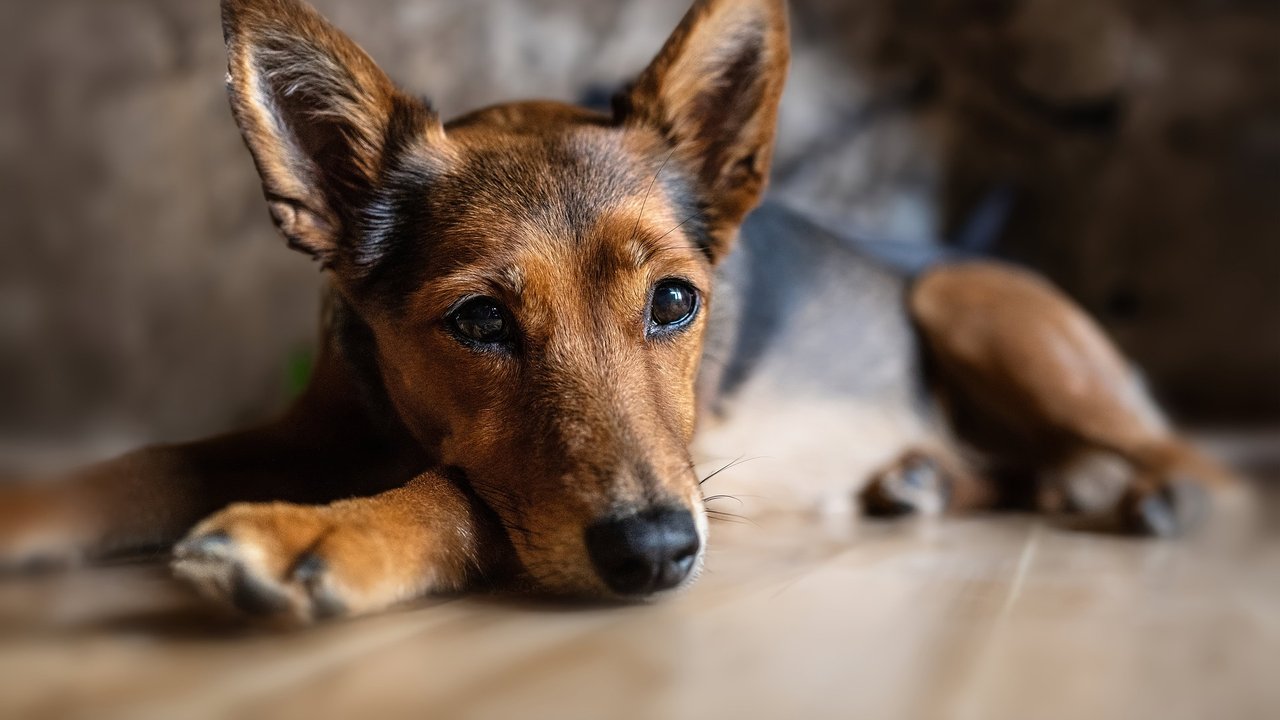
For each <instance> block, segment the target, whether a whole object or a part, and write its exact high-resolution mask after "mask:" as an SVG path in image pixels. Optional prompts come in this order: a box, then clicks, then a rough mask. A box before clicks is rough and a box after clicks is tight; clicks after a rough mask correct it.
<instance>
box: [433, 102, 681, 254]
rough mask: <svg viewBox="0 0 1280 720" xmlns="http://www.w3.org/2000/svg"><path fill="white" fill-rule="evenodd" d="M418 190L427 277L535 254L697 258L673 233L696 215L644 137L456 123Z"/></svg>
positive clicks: (671, 170)
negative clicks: (445, 151) (663, 252)
mask: <svg viewBox="0 0 1280 720" xmlns="http://www.w3.org/2000/svg"><path fill="white" fill-rule="evenodd" d="M450 145H451V153H450V158H449V160H448V162H447V163H440V164H439V165H437V169H436V170H435V171H434V172H433V173H432V177H431V179H430V181H429V182H428V183H427V184H426V186H425V187H423V188H422V192H423V194H424V195H425V197H423V198H422V201H423V202H425V204H426V206H427V207H428V212H427V213H426V215H427V216H428V217H429V218H430V220H431V223H430V227H424V228H422V230H424V231H425V233H424V234H425V236H426V237H425V238H424V239H426V240H427V243H428V245H429V246H430V247H429V249H428V253H429V255H431V256H432V257H431V258H430V261H429V263H428V264H429V265H430V270H429V273H430V274H431V275H435V276H440V275H445V274H449V273H450V272H453V271H455V270H457V269H459V268H469V267H475V266H480V265H493V264H494V263H495V262H512V261H514V259H515V258H516V257H518V256H520V255H528V254H530V253H532V254H534V255H537V256H540V257H543V258H554V257H557V256H559V257H566V256H569V257H574V258H575V259H578V260H583V259H586V258H587V257H599V258H601V259H602V260H603V259H604V256H605V255H613V256H614V259H616V260H618V261H619V262H623V263H630V264H639V263H642V262H643V261H644V260H645V259H646V258H648V257H650V256H651V255H652V254H653V253H654V252H656V251H657V250H659V249H664V248H665V249H668V250H669V249H672V248H687V249H688V250H690V252H691V253H694V254H695V255H696V253H697V252H698V251H697V249H696V246H695V245H696V244H695V243H691V242H689V241H688V240H687V237H688V235H687V234H686V233H683V232H677V231H683V230H686V229H687V230H695V229H696V227H697V223H696V222H684V223H683V224H682V221H686V220H689V219H690V215H691V213H693V212H695V211H696V207H695V205H694V204H693V203H692V201H691V200H690V199H689V197H688V196H689V193H687V192H686V185H685V180H684V178H682V176H681V175H680V174H679V173H678V171H677V168H675V167H673V166H672V165H671V164H670V163H667V162H666V161H667V160H668V159H669V153H668V154H664V152H663V150H664V148H663V146H661V144H660V143H656V142H654V141H653V139H652V138H650V137H647V136H645V135H643V134H639V133H636V132H634V131H629V130H626V129H623V128H618V127H614V126H609V125H605V124H592V123H565V124H563V125H560V126H552V127H543V126H533V127H529V126H522V125H515V126H511V125H490V124H476V125H466V126H464V127H462V128H456V129H452V128H451V132H450Z"/></svg>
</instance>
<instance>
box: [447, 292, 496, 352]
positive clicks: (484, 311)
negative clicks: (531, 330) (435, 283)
mask: <svg viewBox="0 0 1280 720" xmlns="http://www.w3.org/2000/svg"><path fill="white" fill-rule="evenodd" d="M449 323H450V324H451V325H452V326H453V329H454V331H455V332H456V333H457V334H458V335H459V337H461V338H462V339H464V340H468V341H470V342H473V343H480V344H483V345H496V344H498V343H504V342H506V341H507V340H509V339H510V338H511V323H510V322H509V321H508V320H507V312H506V311H505V310H503V309H502V306H501V305H499V304H498V301H497V300H494V299H493V298H487V297H479V298H472V299H471V300H468V301H466V302H465V303H463V304H462V305H461V306H459V307H458V309H456V310H454V311H453V312H452V313H451V314H450V315H449Z"/></svg>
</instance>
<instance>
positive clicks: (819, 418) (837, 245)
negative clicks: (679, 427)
mask: <svg viewBox="0 0 1280 720" xmlns="http://www.w3.org/2000/svg"><path fill="white" fill-rule="evenodd" d="M906 289H907V280H906V279H904V278H903V277H901V276H899V275H896V274H895V273H893V272H890V271H888V270H885V269H883V268H881V267H879V266H877V265H876V264H875V263H873V262H872V261H870V260H868V259H867V258H865V257H863V256H861V255H859V254H858V253H857V252H855V251H853V250H852V249H851V248H849V247H848V246H846V245H845V244H844V243H843V241H841V240H840V239H838V238H835V237H833V236H831V235H829V234H827V233H824V232H823V231H822V230H820V229H818V228H815V227H812V226H810V225H808V224H806V223H804V222H803V221H802V220H801V219H799V218H797V217H795V216H794V215H791V214H789V213H787V212H786V211H780V210H775V209H774V208H771V207H769V206H765V207H764V208H761V210H759V211H757V213H756V214H754V215H753V216H752V217H751V218H750V219H749V220H748V222H747V225H746V226H745V227H744V228H743V235H742V239H741V242H740V246H739V248H738V250H736V251H735V252H734V254H733V255H732V256H730V257H729V258H728V259H727V260H726V261H725V264H724V266H723V268H722V270H721V272H720V275H719V277H718V278H717V286H716V294H715V296H714V299H713V303H712V317H711V326H710V330H709V333H708V341H707V346H706V355H705V357H704V361H703V368H702V373H701V375H700V377H699V404H700V407H701V408H702V409H703V412H702V416H701V418H700V422H699V433H698V437H697V439H696V441H695V443H694V459H695V461H697V462H699V470H705V471H706V472H710V471H712V470H715V469H716V468H717V467H719V465H717V462H718V463H719V464H724V463H727V462H730V461H733V460H735V459H737V458H740V457H742V458H744V459H746V458H751V459H750V460H749V461H748V462H745V463H742V464H740V465H738V466H737V467H735V468H733V469H732V470H728V471H726V472H724V473H722V474H721V475H719V476H717V477H716V478H715V479H714V480H712V481H711V483H708V484H709V485H712V484H714V486H712V487H708V488H706V489H705V490H706V492H707V494H716V493H717V492H724V493H731V494H734V495H737V496H739V497H742V498H743V502H744V503H746V507H747V508H748V509H749V510H754V509H756V508H766V507H767V508H771V509H774V508H787V509H812V508H813V507H814V506H815V505H821V506H827V507H835V508H837V509H843V508H842V506H843V505H844V504H846V501H847V500H848V499H849V498H850V496H851V494H850V492H849V489H850V487H851V486H853V485H855V484H856V483H859V482H861V481H862V479H863V478H865V477H866V476H867V475H868V474H870V472H871V471H872V470H874V469H875V468H876V467H878V466H880V465H883V464H885V463H887V462H889V461H891V460H892V459H893V458H894V457H896V456H897V454H899V453H900V452H902V451H903V450H904V449H905V448H906V447H908V446H910V445H913V444H917V443H920V442H926V441H928V439H929V438H930V437H932V436H934V435H936V432H937V429H936V423H935V421H934V411H933V408H932V403H931V402H930V400H929V398H928V396H927V393H926V392H925V387H924V381H923V373H922V370H921V361H920V358H919V351H918V344H917V338H916V336H915V333H914V331H913V329H912V327H911V323H910V322H909V319H908V316H907V312H906V305H905V293H906ZM706 472H704V474H706ZM748 495H749V496H751V497H750V498H748V497H746V496H748Z"/></svg>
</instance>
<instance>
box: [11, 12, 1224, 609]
mask: <svg viewBox="0 0 1280 720" xmlns="http://www.w3.org/2000/svg"><path fill="white" fill-rule="evenodd" d="M223 18H224V26H225V32H226V39H227V47H228V52H229V56H230V71H229V75H228V82H229V90H230V95H231V103H232V108H233V110H234V113H235V117H236V120H237V121H238V123H239V125H240V128H241V130H242V131H243V133H244V137H245V140H246V142H247V144H248V146H249V149H250V151H251V152H252V154H253V157H254V160H255V161H256V163H257V167H258V170H259V172H260V174H261V176H262V180H263V185H264V187H265V191H266V197H267V201H268V204H269V206H270V209H271V215H272V217H273V218H274V220H275V222H276V225H277V226H278V227H279V229H280V232H281V233H282V234H283V235H284V237H285V238H286V239H287V240H288V242H289V244H290V246H292V247H294V248H296V249H298V250H300V251H302V252H304V253H307V254H309V255H311V256H312V257H314V258H316V259H317V260H319V261H320V262H321V263H322V264H323V267H324V268H325V269H326V270H327V273H328V274H327V277H328V278H329V288H328V292H327V302H326V310H325V317H324V333H323V343H322V351H321V354H320V362H319V364H318V367H317V369H316V373H315V376H314V378H313V380H312V383H311V386H310V388H309V389H308V391H307V392H306V393H305V395H304V396H303V397H302V398H301V400H299V401H298V402H297V403H296V405H295V406H294V407H293V408H292V409H290V410H289V411H288V412H287V413H286V414H285V415H284V417H282V418H281V419H279V420H278V421H276V422H273V423H270V424H268V425H266V426H263V427H260V428H257V429H253V430H249V431H246V432H241V433H237V434H233V435H229V436H225V437H220V438H215V439H212V440H207V441H204V442H198V443H193V444H188V445H178V446H167V447H154V448H148V449H144V450H140V451H138V452H135V453H133V454H130V455H128V456H125V457H123V458H120V459H118V460H115V461H113V462H109V463H105V464H102V465H100V466H96V467H92V468H89V469H87V470H85V471H84V472H83V473H81V474H80V475H79V476H78V477H76V478H75V479H74V480H72V481H71V482H69V483H66V484H62V485H59V486H56V487H43V488H30V489H26V490H13V489H10V490H6V491H5V495H3V496H0V556H2V557H3V560H4V561H5V562H8V563H10V564H20V563H22V562H25V561H27V560H31V559H33V558H40V557H47V556H51V555H54V556H56V555H69V554H74V555H79V556H82V555H90V556H95V555H101V554H103V553H107V552H112V551H118V550H122V549H128V548H138V547H143V546H154V545H165V544H170V543H173V542H175V541H177V540H179V539H180V538H182V537H183V535H184V533H187V534H186V539H185V540H183V541H182V542H180V543H179V544H178V545H177V548H176V550H175V555H176V563H175V564H176V568H177V570H178V572H179V573H180V574H182V575H183V576H186V577H188V578H190V579H191V580H193V581H195V582H196V583H197V584H198V586H199V587H201V588H202V589H203V590H204V591H206V592H207V593H208V594H210V595H213V596H216V597H219V598H223V599H227V600H230V601H232V602H233V603H235V604H236V605H237V606H239V607H241V608H243V609H245V610H247V611H250V612H255V613H263V614H268V615H281V616H291V617H296V618H299V619H302V620H310V619H315V618H321V617H326V616H331V615H338V614H357V613H366V612H370V611H374V610H378V609H380V608H384V607H386V606H388V605H390V604H392V603H395V602H398V601H401V600H405V599H408V598H412V597H415V596H419V595H421V594H424V593H427V592H433V591H447V590H456V589H464V588H468V587H473V586H475V585H476V584H477V583H480V582H501V583H524V586H525V587H528V588H530V589H532V590H537V591H540V592H549V593H555V594H570V595H579V596H581V595H586V596H594V597H632V598H633V597H646V596H651V595H654V594H656V593H660V592H663V591H667V590H671V589H674V588H678V587H680V586H683V585H685V584H687V583H688V582H690V581H691V580H692V578H693V577H694V576H695V575H696V571H697V567H698V565H699V563H700V560H701V557H702V552H703V548H704V547H705V545H706V534H707V523H706V517H707V513H706V510H705V506H704V498H703V492H702V488H701V487H700V482H699V480H700V478H699V477H698V475H696V474H695V472H694V463H693V461H692V458H693V455H692V454H691V447H695V445H696V447H697V448H700V452H703V453H706V454H716V453H724V452H731V453H732V454H734V455H736V454H740V453H742V452H744V451H746V452H750V453H762V454H772V455H776V456H779V457H783V458H786V457H792V458H797V457H802V456H809V455H812V454H814V451H815V450H816V451H820V454H821V455H823V456H825V457H832V458H835V459H836V460H835V461H833V462H832V463H831V464H829V465H824V466H823V467H822V468H821V470H822V472H817V471H814V472H812V473H811V474H812V475H813V476H814V477H817V476H818V475H823V476H825V477H835V478H839V479H840V484H839V486H838V487H836V488H834V489H833V488H821V487H819V486H820V485H821V483H820V482H817V481H815V484H814V486H813V487H810V486H808V485H807V482H808V477H806V476H805V475H802V474H800V473H783V472H779V473H776V474H775V475H774V477H771V478H769V482H773V483H776V485H775V487H776V488H785V487H787V486H791V487H790V490H795V491H796V492H795V493H791V492H790V490H788V495H789V496H792V497H801V498H804V499H805V502H806V503H807V502H809V501H810V500H814V499H818V500H820V499H822V497H823V496H824V495H827V494H830V491H832V490H834V493H835V494H837V495H844V496H849V495H851V494H854V493H855V492H856V493H858V494H859V497H860V498H861V499H862V500H863V503H864V505H865V507H866V508H867V510H868V511H871V512H876V513H884V514H895V513H902V512H911V511H924V512H927V511H937V510H941V509H943V508H944V507H945V508H950V509H966V508H975V507H981V506H988V505H992V504H995V503H997V502H1000V501H1001V500H1002V498H1006V497H1007V496H1008V494H1009V493H1008V492H1005V487H1004V486H1002V485H1001V484H1000V483H998V482H996V481H997V480H999V479H1001V478H1006V477H1022V478H1023V485H1022V487H1030V484H1029V483H1030V480H1029V479H1028V478H1031V479H1035V478H1040V479H1045V478H1049V479H1059V480H1062V481H1063V482H1064V483H1065V484H1064V487H1069V485H1070V481H1072V480H1074V479H1075V478H1077V477H1078V476H1084V475H1088V474H1090V473H1091V472H1092V471H1093V469H1094V468H1097V467H1107V468H1112V469H1118V470H1117V471H1118V472H1119V473H1121V474H1122V475H1123V476H1124V477H1125V479H1126V480H1128V490H1127V491H1126V492H1125V494H1124V496H1123V497H1122V498H1121V499H1120V503H1121V505H1120V510H1121V516H1122V517H1123V518H1124V520H1125V521H1126V523H1127V527H1129V528H1130V529H1132V530H1135V531H1139V532H1146V533H1159V534H1169V533H1174V532H1177V531H1179V530H1182V529H1183V528H1185V527H1186V526H1187V525H1188V524H1189V523H1190V522H1191V520H1192V519H1193V515H1194V511H1195V507H1196V505H1195V503H1193V502H1192V500H1194V497H1195V496H1196V494H1197V493H1195V492H1194V489H1195V488H1196V487H1197V486H1198V485H1200V484H1204V483H1209V482H1213V481H1214V479H1215V478H1217V477H1219V474H1218V473H1217V471H1216V470H1215V469H1214V468H1213V467H1212V466H1211V465H1210V464H1209V463H1208V462H1206V461H1204V460H1203V459H1201V458H1200V457H1199V456H1197V455H1196V454H1195V453H1194V452H1192V451H1191V450H1189V449H1187V447H1186V446H1185V444H1183V443H1182V442H1180V441H1179V440H1178V439H1177V438H1176V437H1175V436H1174V435H1172V434H1171V433H1170V431H1169V430H1168V429H1167V428H1166V426H1165V424H1164V422H1163V421H1162V420H1161V419H1160V416H1159V413H1158V412H1157V411H1156V410H1155V409H1154V407H1153V406H1152V404H1151V402H1150V401H1149V400H1148V399H1147V397H1146V395H1145V393H1144V391H1143V390H1142V388H1141V387H1140V385H1139V384H1138V382H1137V381H1136V380H1135V378H1134V375H1133V373H1132V372H1131V370H1130V369H1129V367H1128V366H1127V364H1126V363H1125V361H1124V360H1123V359H1122V358H1121V357H1120V356H1119V354H1118V353H1117V352H1116V351H1115V350H1114V349H1113V348H1112V347H1111V345H1110V344H1109V343H1108V342H1107V341H1106V339H1105V338H1104V337H1103V336H1102V334H1101V333H1100V331H1099V330H1098V329H1097V328H1096V327H1095V326H1094V325H1093V324H1092V323H1091V322H1090V321H1089V320H1088V319H1087V318H1086V317H1084V315H1083V314H1082V313H1081V312H1080V311H1079V310H1077V309H1076V308H1075V307H1073V306H1072V305H1071V304H1070V303H1069V302H1068V301H1067V300H1066V299H1065V298H1064V297H1062V296H1061V295H1060V294H1059V293H1057V292H1056V291H1054V290H1053V289H1052V288H1050V287H1049V286H1047V285H1046V284H1045V283H1044V282H1042V281H1041V280H1039V279H1037V278H1035V277H1032V276H1030V275H1028V274H1026V273H1024V272H1020V271H1017V270H1014V269H1010V268H1005V267H1001V266H996V265H992V264H977V263H960V264H949V265H948V264H943V265H939V266H936V267H934V268H932V269H930V270H928V271H926V272H924V273H922V274H920V275H918V276H916V277H906V276H903V275H901V274H898V273H894V272H890V271H888V270H885V269H882V268H881V267H880V266H878V265H877V264H876V263H874V262H872V261H870V260H868V259H867V258H866V257H864V256H863V255H861V254H859V253H858V252H857V251H856V249H852V248H851V247H850V246H849V244H848V243H844V242H841V241H839V240H838V239H837V238H835V237H833V236H831V235H829V234H827V233H824V232H823V231H821V230H819V229H817V228H815V227H813V226H811V225H810V224H808V223H807V222H806V221H805V220H804V219H803V218H800V217H797V216H795V215H793V214H791V213H789V212H787V211H786V210H784V209H782V208H779V207H775V206H766V207H764V208H762V209H760V210H759V211H757V212H756V213H754V214H753V215H752V216H751V217H750V218H749V219H748V217H747V216H748V213H749V212H750V211H751V210H752V209H753V208H755V206H756V205H757V204H758V202H759V201H760V199H761V195H762V192H763V190H764V187H765V184H766V179H767V177H768V173H769V166H770V156H771V152H772V146H773V136H774V126H775V116H776V112H777V106H778V100H779V96H780V94H781V91H782V86H783V81H784V77H785V75H786V70H787V62H788V38H787V18H786V8H785V3H784V0H698V1H697V2H696V4H695V5H694V7H693V9H692V10H691V11H690V12H689V14H688V15H687V16H686V18H685V19H684V21H683V22H682V23H681V25H680V27H679V28H678V29H677V30H676V32H675V34H674V35H673V36H672V37H671V39H670V40H669V41H668V42H667V44H666V45H665V47H664V48H663V49H662V51H661V53H660V54H659V55H658V57H657V59H656V60H655V61H654V62H653V63H652V65H650V66H649V68H648V69H647V70H645V71H644V72H643V73H642V74H641V75H640V77H639V79H638V80H636V82H635V83H634V84H633V85H632V86H631V87H630V89H629V90H627V91H626V92H625V93H623V94H622V95H620V97H619V99H618V100H617V102H616V105H615V111H614V113H613V114H612V115H602V114H597V113H594V112H589V111H586V110H582V109H578V108H574V107H569V106H565V105H560V104H556V103H547V102H542V103H517V104H510V105H503V106H499V107H493V108H489V109H485V110H481V111H478V112H475V113H472V114H469V115H467V116H465V117H462V118H460V119H457V120H454V121H453V122H450V123H448V124H442V123H441V121H440V120H439V118H438V117H437V116H436V114H435V113H434V112H433V111H432V110H431V109H430V108H429V107H428V106H427V105H425V104H424V103H423V102H421V101H419V100H416V99H414V98H413V97H411V96H409V95H406V94H404V93H402V92H401V91H400V90H398V89H397V88H396V87H395V86H394V85H392V83H391V82H390V81H389V80H388V79H387V77H386V76H385V75H384V74H383V73H382V71H381V70H379V69H378V67H377V66H375V65H374V63H373V61H372V60H370V59H369V57H368V56H366V55H365V54H364V53H363V52H362V51H361V50H360V49H359V48H358V47H356V46H355V45H354V44H353V43H352V42H351V41H350V40H349V39H347V38H346V37H345V36H343V35H342V34H341V33H340V32H338V31H337V30H335V29H334V28H333V27H331V26H330V25H329V24H328V23H326V22H325V21H324V20H323V19H322V18H321V17H320V16H319V15H318V14H316V13H315V12H314V11H313V10H311V9H310V8H308V7H306V6H305V5H304V4H302V3H301V2H299V1H298V0H224V2H223ZM744 222H745V225H744ZM739 237H741V242H740V243H739V247H738V248H737V249H736V250H734V245H735V241H737V240H738V239H739ZM731 250H732V252H731ZM713 288H716V291H715V292H713ZM707 348H713V349H714V351H713V352H711V353H710V354H709V355H708V361H707V362H703V357H704V350H706V349H707ZM819 427H821V429H822V432H821V433H819V432H817V431H816V428H819ZM695 429H697V430H698V436H697V438H696V444H695ZM833 437H838V438H839V440H838V442H832V438H833ZM814 488H818V489H816V490H815V489H814ZM763 494H765V495H768V494H769V492H768V491H764V493H763ZM774 494H778V493H774ZM197 523H198V524H197ZM193 525H194V529H192V526H193ZM188 531H189V532H188Z"/></svg>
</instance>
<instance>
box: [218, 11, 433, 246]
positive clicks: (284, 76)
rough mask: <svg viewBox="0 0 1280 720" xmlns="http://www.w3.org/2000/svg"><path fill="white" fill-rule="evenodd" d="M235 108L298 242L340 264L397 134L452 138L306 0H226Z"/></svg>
mask: <svg viewBox="0 0 1280 720" xmlns="http://www.w3.org/2000/svg"><path fill="white" fill-rule="evenodd" d="M222 24H223V32H224V34H225V37H226V42H227V55H228V72H227V88H228V92H229V94H230V96H231V107H232V110H233V112H234V114H235V117H236V122H237V123H238V124H239V125H240V130H241V132H242V133H243V134H244V138H245V142H246V143H247V144H248V146H249V150H250V152H252V154H253V158H254V161H255V163H256V164H257V166H258V173H259V174H260V175H261V176H262V183H263V188H264V190H265V192H266V196H267V201H268V203H269V204H270V207H271V215H272V218H273V219H274V220H275V222H276V225H277V227H279V229H280V232H281V233H283V234H284V236H285V238H286V239H287V240H288V241H289V244H290V245H291V246H292V247H295V248H297V249H299V250H302V251H304V252H306V253H308V254H311V255H313V256H315V257H316V258H318V259H319V260H320V261H321V262H322V263H324V264H325V265H332V264H334V263H335V262H336V261H339V260H341V259H342V257H343V256H344V255H345V254H346V253H347V252H348V251H349V249H348V248H346V247H345V244H346V243H347V242H348V241H349V238H348V237H347V235H348V234H350V233H351V232H352V225H353V224H354V223H355V222H356V218H354V217H353V215H354V214H356V213H357V212H358V210H357V209H358V208H359V207H360V206H361V203H362V201H365V200H367V197H368V195H369V193H370V192H371V191H372V190H373V188H374V186H375V185H376V183H377V182H378V179H379V177H378V176H379V174H380V172H381V169H382V166H383V164H384V163H383V161H384V156H385V154H386V153H387V152H388V150H389V148H388V147H387V144H388V138H391V137H393V136H395V134H396V133H394V132H392V130H393V129H394V128H395V127H397V126H402V127H401V128H400V129H401V130H402V131H403V134H411V135H415V136H417V137H422V138H429V137H430V136H431V134H432V133H433V132H434V133H438V134H439V135H441V136H443V129H441V127H440V123H439V120H438V118H437V117H436V116H435V114H434V113H432V112H431V111H430V109H429V108H427V107H426V106H425V104H423V103H421V102H419V101H417V100H415V99H413V98H411V97H409V96H407V95H405V94H403V93H401V92H400V91H399V90H397V89H396V87H395V85H394V84H392V82H391V80H390V79H388V78H387V76H386V75H385V74H384V73H383V72H382V70H380V69H379V68H378V66H377V65H376V64H374V62H373V60H371V59H370V58H369V56H368V55H366V54H365V53H364V51H363V50H361V49H360V47H359V46H357V45H356V44H355V42H353V41H352V40H351V39H350V38H348V37H347V36H346V35H344V34H343V33H342V32H341V31H339V30H337V29H336V28H334V27H333V26H332V25H330V24H329V23H328V22H327V21H326V20H325V19H324V18H323V17H321V16H320V14H319V13H317V12H316V11H315V10H314V9H312V8H311V7H309V6H308V5H306V4H305V3H303V2H300V1H299V0H222Z"/></svg>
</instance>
